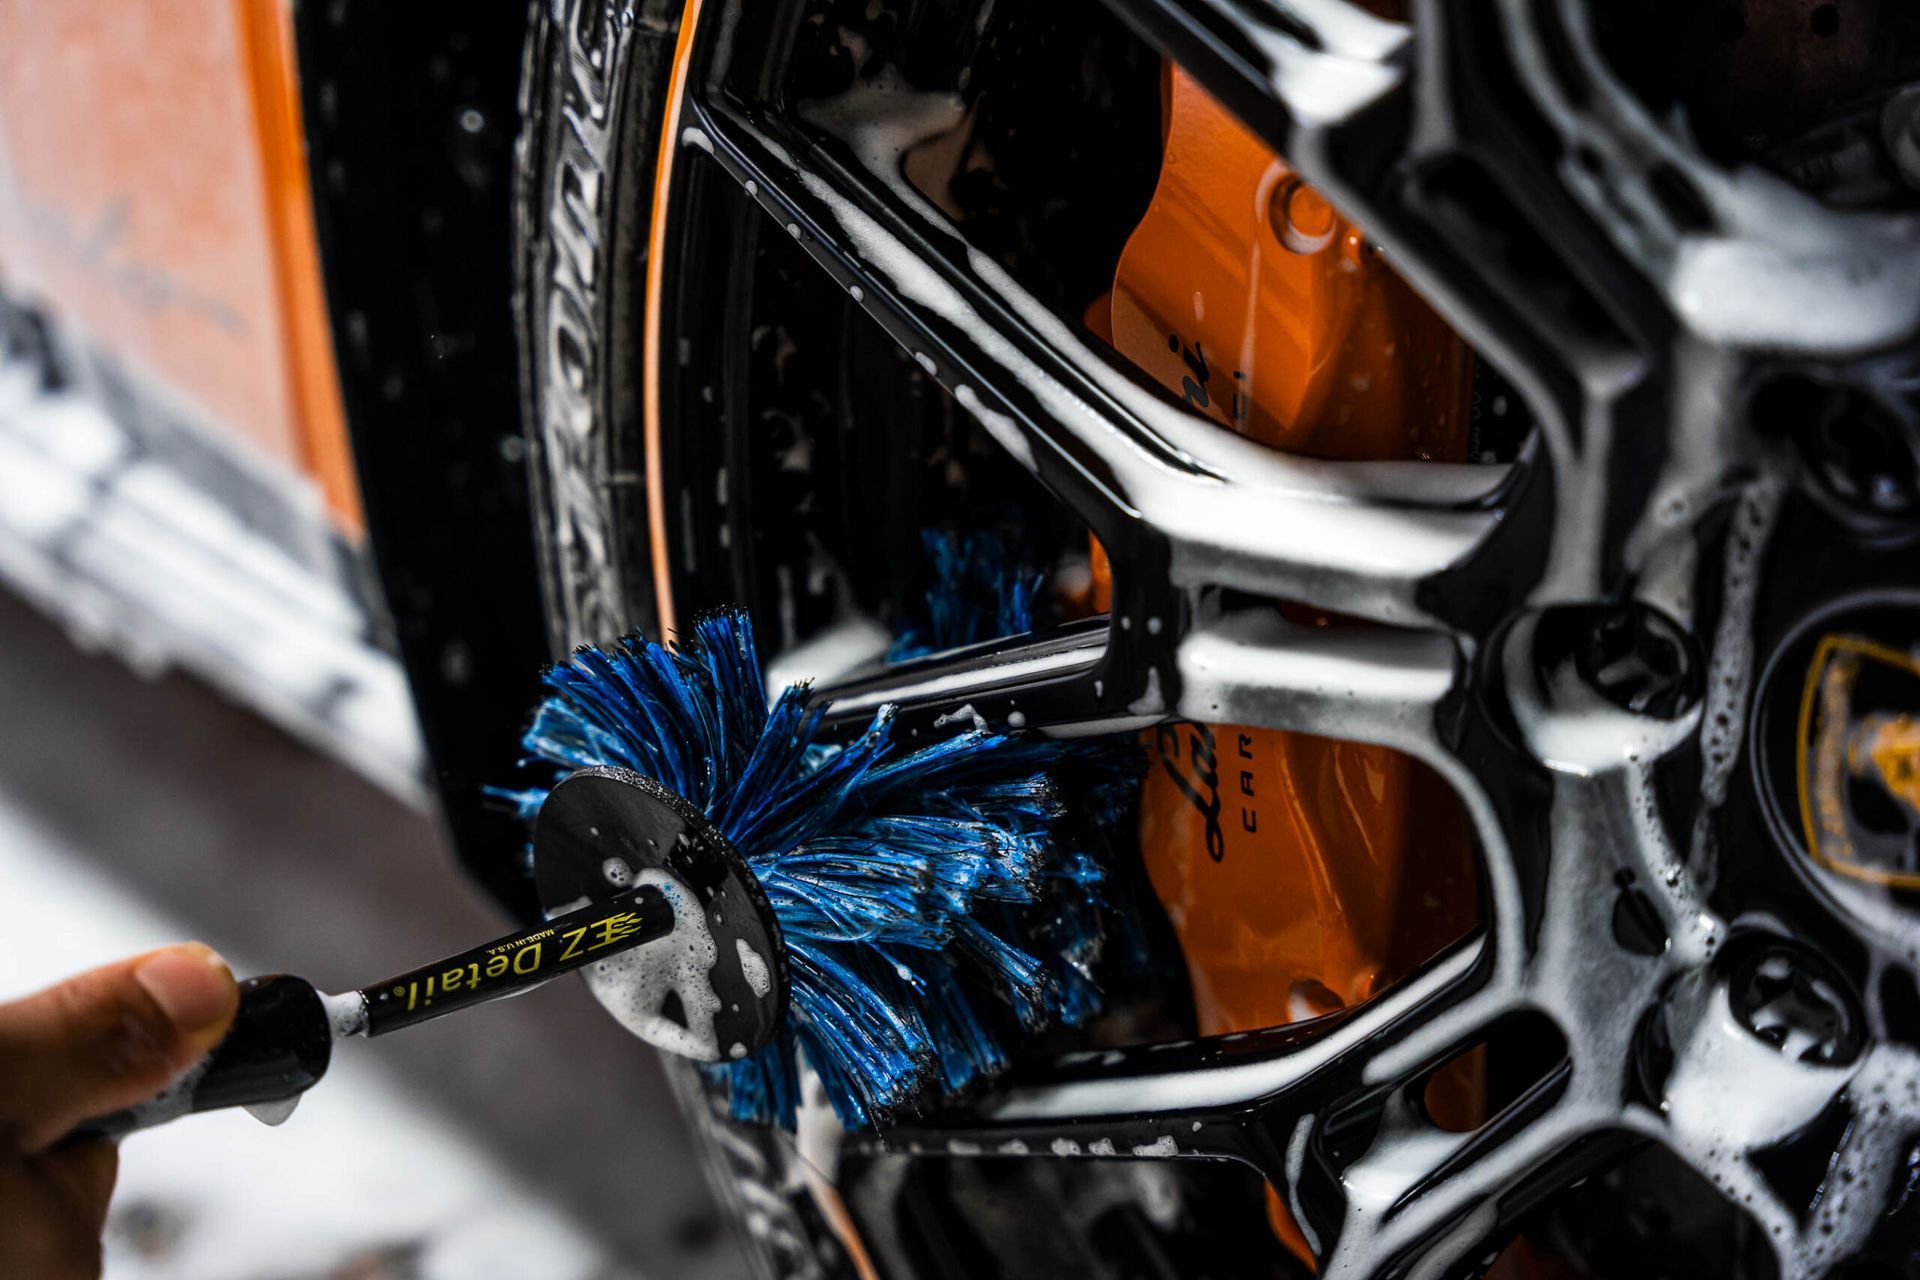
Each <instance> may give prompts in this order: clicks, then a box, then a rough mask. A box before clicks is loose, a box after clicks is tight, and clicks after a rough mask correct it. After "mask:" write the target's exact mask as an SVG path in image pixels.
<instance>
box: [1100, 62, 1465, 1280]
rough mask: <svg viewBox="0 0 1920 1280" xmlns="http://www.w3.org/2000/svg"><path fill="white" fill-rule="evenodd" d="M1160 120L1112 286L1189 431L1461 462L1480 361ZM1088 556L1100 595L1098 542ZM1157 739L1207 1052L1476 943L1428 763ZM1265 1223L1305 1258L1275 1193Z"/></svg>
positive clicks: (1324, 222) (1241, 157) (1154, 813)
mask: <svg viewBox="0 0 1920 1280" xmlns="http://www.w3.org/2000/svg"><path fill="white" fill-rule="evenodd" d="M1166 103H1167V107H1166V117H1165V120H1166V124H1165V155H1164V159H1163V164H1162V168H1161V172H1160V182H1159V186H1158V188H1157V189H1156V190H1155V192H1154V195H1153V201H1152V203H1151V204H1150V205H1149V206H1148V208H1147V212H1146V215H1145V216H1144V217H1143V218H1142V219H1141V221H1140V225H1139V226H1138V227H1137V228H1136V229H1135V230H1134V232H1133V235H1132V238H1131V239H1130V240H1129V241H1128V243H1127V246H1126V249H1125V251H1124V252H1123V253H1122V255H1121V258H1120V264H1119V267H1118V269H1117V271H1116V273H1115V277H1114V284H1113V296H1112V310H1111V316H1110V319H1111V325H1112V342H1113V344H1114V346H1115V347H1116V348H1117V349H1118V350H1119V351H1120V352H1121V353H1122V354H1124V355H1126V356H1127V357H1128V358H1129V359H1131V360H1132V361H1134V363H1136V364H1137V365H1139V366H1140V367H1141V368H1142V369H1144V370H1146V371H1147V372H1148V374H1149V375H1151V376H1152V377H1154V378H1156V379H1157V380H1159V381H1160V382H1161V383H1163V384H1164V385H1165V386H1166V387H1168V388H1169V389H1170V390H1172V391H1174V392H1175V393H1176V394H1180V395H1183V396H1185V398H1186V401H1187V403H1188V404H1189V405H1190V406H1192V408H1193V409H1195V410H1196V411H1198V412H1200V413H1203V414H1205V415H1207V416H1208V417H1210V418H1212V419H1213V420H1214V421H1215V422H1217V423H1219V424H1220V425H1221V426H1223V427H1226V428H1228V429H1229V430H1233V431H1237V432H1239V433H1240V434H1242V435H1245V436H1249V437H1251V438H1253V439H1255V440H1259V441H1261V442H1262V443H1264V444H1268V445H1271V446H1273V447H1275V448H1277V449H1284V450H1287V451H1289V452H1295V453H1303V454H1312V455H1315V456H1318V457H1326V458H1350V459H1431V460H1442V461H1460V460H1462V459H1463V458H1464V457H1465V456H1466V448H1467V423H1468V408H1469V396H1470V384H1471V378H1472V356H1471V354H1470V353H1469V352H1468V350H1467V348H1466V346H1465V345H1464V344H1463V343H1462V342H1461V341H1460V339H1459V338H1458V337H1457V336H1456V335H1455V334H1454V333H1453V331H1452V330H1451V329H1450V328H1449V327H1448V326H1447V325H1446V324H1445V322H1443V321H1442V320H1441V319H1440V318H1439V316H1437V315H1436V314H1435V313H1434V312H1433V311H1432V310H1431V309H1430V308H1429V307H1428V306H1427V305H1426V304H1425V303H1424V302H1422V301H1421V300H1420V299H1419V298H1418V297H1417V296H1415V295H1414V293H1413V292H1412V291H1411V290H1410V289H1409V288H1408V287H1407V286H1406V285H1405V284H1404V283H1403V282H1402V281H1401V280H1400V279H1399V277H1397V276H1396V275H1395V274H1394V273H1393V272H1392V271H1390V270H1388V268H1387V266H1386V264H1385V262H1384V261H1382V259H1381V256H1380V254H1379V252H1378V250H1376V249H1375V248H1373V247H1372V246H1371V245H1369V244H1368V243H1367V241H1366V239H1365V237H1364V236H1363V235H1362V234H1361V232H1360V231H1359V230H1357V229H1356V228H1355V227H1354V226H1353V224H1351V223H1350V222H1348V221H1347V220H1346V219H1345V218H1343V217H1341V216H1340V215H1339V214H1338V213H1337V212H1335V211H1334V210H1333V209H1332V207H1331V206H1329V205H1328V203H1327V202H1326V200H1325V199H1324V198H1323V197H1321V196H1320V195H1319V193H1318V192H1316V191H1315V190H1314V189H1313V188H1311V187H1309V186H1307V185H1306V184H1305V183H1304V182H1302V181H1301V180H1300V179H1299V177H1297V176H1296V175H1295V174H1294V173H1293V171H1292V170H1291V169H1289V168H1288V167H1287V166H1286V164H1285V163H1283V162H1282V161H1281V160H1280V159H1279V158H1278V157H1277V156H1275V155H1274V153H1273V152H1272V151H1271V150H1269V149H1268V148H1267V147H1266V146H1265V145H1264V144H1263V143H1261V142H1260V141H1259V140H1258V139H1257V138H1255V137H1254V136H1253V135H1252V134H1250V133H1249V132H1248V131H1247V130H1246V129H1244V128H1243V127H1242V126H1241V125H1240V124H1239V122H1238V121H1236V120H1235V119H1234V118H1233V117H1232V116H1230V115H1229V114H1228V113H1227V112H1226V110H1225V109H1224V108H1222V107H1221V106H1220V105H1219V104H1218V103H1216V102H1215V101H1214V100H1213V99H1212V98H1210V97H1208V96H1207V95H1206V93H1204V92H1203V91H1202V90H1201V89H1200V88H1199V86H1198V85H1197V84H1195V83H1194V81H1193V80H1192V79H1191V78H1189V77H1188V76H1187V75H1185V74H1184V73H1182V72H1181V71H1180V70H1178V69H1177V68H1173V69H1170V70H1169V71H1168V73H1167V85H1166ZM1100 318H1101V317H1093V319H1094V320H1095V321H1096V323H1097V321H1098V319H1100ZM1094 559H1095V567H1096V584H1097V586H1096V592H1097V594H1105V592H1104V590H1102V588H1104V587H1105V586H1106V585H1107V582H1108V579H1107V575H1106V572H1105V570H1106V564H1105V560H1104V556H1102V555H1101V554H1100V552H1099V548H1098V547H1097V546H1096V548H1095V556H1094ZM1101 603H1102V604H1103V605H1104V603H1105V602H1104V601H1101ZM1288 612H1289V614H1290V615H1291V616H1292V617H1293V618H1294V619H1295V620H1296V621H1300V622H1305V623H1308V624H1310V625H1317V626H1328V627H1338V626H1358V625H1365V624H1359V623H1351V622H1345V621H1343V620H1341V619H1338V618H1333V617H1329V616H1327V615H1324V614H1320V613H1317V612H1315V611H1313V610H1309V609H1306V608H1303V607H1292V606H1289V607H1288ZM1148 739H1149V743H1150V746H1151V748H1152V756H1153V763H1152V768H1151V773H1150V774H1149V777H1148V780H1147V782H1146V784H1145V788H1144V791H1143V793H1142V816H1141V833H1140V834H1141V849H1142V851H1143V855H1144V857H1145V861H1146V865H1147V870H1148V873H1149V875H1150V876H1151V877H1152V880H1153V884H1154V888H1155V890H1156V891H1157V892H1158V893H1159V895H1160V898H1161V900H1162V901H1163V902H1164V903H1165V905H1166V909H1167V914H1168V916H1169V918H1170V919H1171V921H1172V924H1173V928H1174V930H1175V932H1176V934H1177V935H1178V936H1179V938H1180V941H1181V945H1182V946H1183V948H1184V949H1185V952H1186V960H1187V966H1188V970H1189V972H1190V974H1191V976H1192V983H1193V1000H1194V1006H1195V1010H1196V1013H1197V1014H1198V1018H1199V1029H1200V1032H1201V1033H1202V1034H1203V1035H1215V1034H1224V1033H1227V1032H1232V1031H1241V1030H1251V1029H1255V1028H1260V1027H1269V1026H1275V1025H1278V1024H1281V1023H1285V1022H1291V1021H1295V1020H1298V1019H1301V1018H1308V1017H1313V1016H1316V1015H1319V1014H1324V1013H1328V1012H1331V1011H1333V1010H1336V1009H1339V1008H1341V1007H1343V1006H1346V1005H1350V1004H1353V1003H1356V1002H1358V1001H1361V1000H1365V999H1367V998H1368V997H1369V996H1371V995H1372V994H1373V993H1374V992H1375V991H1377V990H1379V989H1380V988H1381V986H1383V985H1384V984H1385V983H1388V982H1390V981H1392V980H1393V979H1394V978H1396V977H1398V976H1400V975H1402V974H1405V973H1406V972H1408V971H1409V970H1411V969H1412V968H1414V967H1416V966H1417V965H1419V964H1420V963H1421V962H1422V961H1424V960H1426V959H1427V958H1429V957H1430V956H1432V955H1433V954H1434V953H1435V952H1437V951H1438V950H1439V949H1440V948H1441V947H1443V946H1445V945H1446V944H1447V943H1448V942H1450V941H1452V940H1453V939H1455V938H1457V937H1459V936H1460V935H1461V934H1463V933H1464V932H1466V931H1467V930H1468V929H1469V928H1470V927H1471V925H1472V923H1473V917H1474V909H1475V908H1474V901H1475V891H1474V878H1473V871H1472V863H1471V854H1470V850H1469V847H1468V837H1467V832H1466V825H1465V822H1464V819H1463V817H1462V815H1461V812H1460V808H1459V804H1458V801H1457V800H1456V799H1455V797H1454V796H1453V794H1452V793H1451V792H1450V791H1449V790H1448V789H1447V788H1446V786H1445V785H1444V784H1443V783H1442V782H1441V781H1440V780H1439V779H1438V778H1437V777H1436V776H1435V775H1434V774H1432V773H1431V772H1429V771H1428V770H1427V769H1426V768H1425V767H1424V766H1422V765H1420V764H1419V763H1417V762H1416V761H1414V760H1413V759H1412V758H1410V757H1408V756H1405V755H1402V754H1400V753H1399V752H1396V751H1391V750H1387V749H1386V748H1383V747H1373V746H1363V745H1360V744H1356V743H1350V742H1340V741H1335V740H1332V739H1328V738H1316V737H1308V736H1305V735H1302V734H1294V733H1281V732H1276V731H1273V730H1268V729H1260V728H1254V727H1250V726H1243V725H1230V724H1184V723H1183V724H1168V725H1164V726H1162V727H1161V728H1160V729H1158V730H1157V731H1153V732H1150V733H1149V734H1148ZM1479 1095H1480V1088H1479V1080H1478V1078H1477V1072H1476V1071H1454V1072H1451V1073H1449V1074H1448V1075H1447V1076H1446V1077H1445V1079H1444V1081H1443V1083H1441V1084H1439V1085H1436V1087H1435V1088H1434V1089H1433V1090H1432V1091H1430V1093H1429V1095H1428V1101H1429V1105H1430V1106H1431V1107H1433V1108H1434V1109H1435V1111H1436V1117H1437V1118H1442V1117H1441V1115H1440V1113H1443V1112H1447V1111H1451V1112H1453V1113H1454V1116H1453V1118H1454V1119H1455V1120H1456V1121H1457V1122H1465V1123H1470V1122H1471V1121H1472V1120H1473V1119H1476V1118H1477V1115H1476V1114H1475V1113H1476V1111H1477V1108H1478V1106H1479ZM1269 1210H1270V1216H1271V1217H1272V1219H1273V1224H1274V1229H1275V1231H1276V1232H1278V1233H1279V1235H1280V1237H1281V1239H1282V1240H1284V1241H1286V1242H1287V1243H1288V1244H1289V1246H1290V1247H1292V1248H1293V1249H1294V1251H1295V1252H1296V1253H1298V1254H1299V1255H1300V1256H1301V1257H1302V1258H1303V1259H1305V1260H1307V1261H1311V1259H1310V1257H1309V1255H1308V1250H1307V1247H1306V1244H1305V1242H1304V1240H1303V1239H1302V1238H1301V1236H1300V1233H1299V1231H1298V1229H1297V1228H1296V1227H1295V1225H1294V1223H1293V1221H1292V1219H1291V1217H1290V1216H1289V1215H1288V1213H1287V1210H1286V1209H1285V1207H1284V1206H1283V1205H1282V1204H1281V1202H1280V1200H1279V1199H1278V1198H1277V1197H1275V1196H1271V1195H1270V1196H1269Z"/></svg>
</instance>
